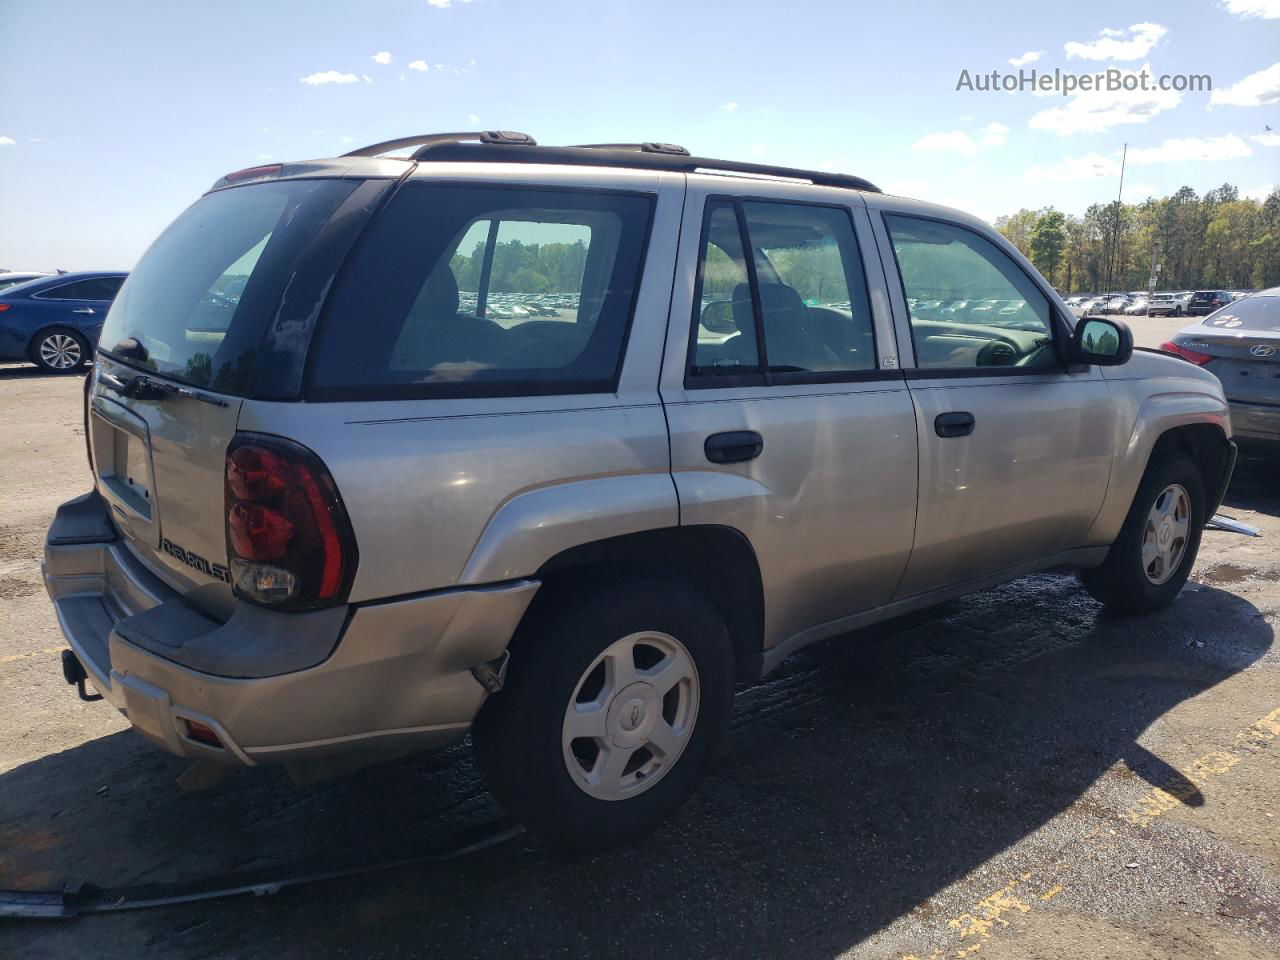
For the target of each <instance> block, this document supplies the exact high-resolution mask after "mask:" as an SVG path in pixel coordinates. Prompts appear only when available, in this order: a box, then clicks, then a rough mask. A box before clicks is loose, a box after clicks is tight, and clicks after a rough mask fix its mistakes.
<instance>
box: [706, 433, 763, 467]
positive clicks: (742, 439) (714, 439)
mask: <svg viewBox="0 0 1280 960" xmlns="http://www.w3.org/2000/svg"><path fill="white" fill-rule="evenodd" d="M702 449H703V452H705V453H706V455H707V459H708V460H710V461H711V462H712V463H742V462H744V461H746V460H754V459H755V458H756V457H758V456H760V451H762V450H763V449H764V437H762V436H760V434H758V433H756V432H755V431H754V430H729V431H727V432H725V433H713V434H712V435H711V436H709V437H707V442H706V443H705V444H703V446H702Z"/></svg>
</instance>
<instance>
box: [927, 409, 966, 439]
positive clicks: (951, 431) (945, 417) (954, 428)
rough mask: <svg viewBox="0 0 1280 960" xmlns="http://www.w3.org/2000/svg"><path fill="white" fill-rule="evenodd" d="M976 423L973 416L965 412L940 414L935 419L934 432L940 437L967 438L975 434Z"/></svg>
mask: <svg viewBox="0 0 1280 960" xmlns="http://www.w3.org/2000/svg"><path fill="white" fill-rule="evenodd" d="M974 422H975V421H974V419H973V414H972V413H965V412H964V411H963V410H958V411H956V412H955V413H940V414H938V415H937V416H936V417H934V418H933V432H934V433H936V434H937V435H938V436H940V437H967V436H968V435H969V434H971V433H973V425H974Z"/></svg>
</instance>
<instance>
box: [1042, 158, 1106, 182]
mask: <svg viewBox="0 0 1280 960" xmlns="http://www.w3.org/2000/svg"><path fill="white" fill-rule="evenodd" d="M1119 175H1120V161H1119V160H1113V159H1112V158H1111V157H1104V156H1103V155H1102V154H1100V153H1086V154H1085V155H1084V156H1083V157H1067V158H1066V159H1064V160H1059V161H1058V162H1057V163H1053V164H1049V165H1048V166H1044V167H1042V166H1039V165H1036V166H1033V167H1030V168H1028V169H1027V170H1026V171H1025V172H1024V173H1023V174H1022V179H1024V180H1026V181H1027V182H1028V183H1060V182H1064V181H1067V180H1088V179H1089V178H1090V177H1118V176H1119Z"/></svg>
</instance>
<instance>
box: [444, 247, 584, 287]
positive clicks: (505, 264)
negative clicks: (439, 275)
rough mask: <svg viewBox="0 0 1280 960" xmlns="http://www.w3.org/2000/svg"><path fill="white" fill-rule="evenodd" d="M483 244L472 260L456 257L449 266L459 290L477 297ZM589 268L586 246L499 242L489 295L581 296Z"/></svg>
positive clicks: (491, 269)
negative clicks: (475, 294) (583, 278)
mask: <svg viewBox="0 0 1280 960" xmlns="http://www.w3.org/2000/svg"><path fill="white" fill-rule="evenodd" d="M484 249H485V244H484V242H483V241H481V242H480V243H477V244H476V246H475V249H474V250H473V251H472V252H471V256H466V255H465V254H462V253H455V254H454V255H453V258H452V260H451V261H450V264H449V265H450V266H451V267H452V268H453V275H454V276H455V277H457V279H458V289H459V290H463V291H466V292H471V293H474V292H476V291H478V290H479V289H480V272H481V270H482V268H483V264H484ZM586 267H587V245H586V243H585V242H584V241H582V240H578V241H576V242H574V243H522V242H521V241H519V240H505V241H499V242H498V243H496V244H494V247H493V264H492V266H491V267H490V268H489V292H490V293H579V292H581V290H582V274H583V271H584V270H586Z"/></svg>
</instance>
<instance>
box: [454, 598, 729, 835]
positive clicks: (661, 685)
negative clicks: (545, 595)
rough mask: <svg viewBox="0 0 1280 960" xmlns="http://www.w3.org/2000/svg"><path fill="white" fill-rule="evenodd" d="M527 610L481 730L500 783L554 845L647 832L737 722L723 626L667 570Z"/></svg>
mask: <svg viewBox="0 0 1280 960" xmlns="http://www.w3.org/2000/svg"><path fill="white" fill-rule="evenodd" d="M531 617H532V620H531V622H530V623H528V624H526V625H525V627H523V628H522V633H521V636H520V637H519V638H518V639H517V641H516V642H515V643H514V644H513V648H512V657H511V666H510V669H509V671H508V675H507V682H506V686H505V687H504V689H503V690H502V691H501V692H500V693H498V694H495V695H494V696H493V697H491V698H490V699H489V701H488V702H487V703H486V704H485V706H484V709H483V710H482V711H481V712H480V715H479V716H478V717H477V718H476V722H475V724H474V726H473V728H472V740H473V742H474V743H475V747H476V754H477V757H478V759H479V761H480V766H481V768H482V770H483V771H484V773H485V778H486V780H487V782H488V783H489V786H490V788H491V789H492V790H493V792H494V794H495V795H496V796H497V797H498V799H499V801H501V803H502V804H503V806H505V807H506V808H507V809H508V810H510V811H511V812H512V813H513V814H515V815H516V816H517V817H519V818H520V819H521V820H522V821H523V822H524V823H525V824H526V825H527V826H528V827H529V829H530V830H531V831H532V832H533V833H535V834H537V835H538V836H540V837H542V838H543V839H545V840H547V841H548V842H550V843H552V844H554V845H556V846H560V847H564V848H569V849H590V848H601V847H607V846H610V845H612V844H615V843H620V842H623V841H626V840H630V839H633V838H635V837H638V836H640V835H641V834H644V833H646V832H647V831H649V830H651V829H652V828H653V827H655V826H656V825H657V824H658V823H659V822H661V821H662V820H663V819H664V818H665V817H667V816H668V815H670V814H671V813H672V812H673V811H674V810H676V808H678V807H679V806H680V805H681V804H682V803H684V801H685V800H686V799H687V798H688V796H689V795H690V794H691V793H692V792H693V790H694V788H695V787H696V786H697V784H698V782H699V781H700V780H701V779H702V777H703V776H704V774H705V773H706V770H707V768H708V765H709V764H710V761H711V758H712V756H713V754H714V751H715V747H716V744H717V743H718V741H719V739H720V736H721V734H722V733H723V731H724V728H725V725H726V724H727V722H728V718H729V712H730V710H731V708H732V703H733V678H734V660H733V651H732V648H731V647H730V644H729V638H728V634H727V633H726V631H725V627H724V624H723V622H722V621H721V619H720V617H719V615H718V614H717V612H716V610H715V608H714V607H713V606H712V605H711V603H710V602H709V601H707V600H706V598H705V597H703V596H702V595H701V594H699V593H698V592H697V591H695V590H694V589H693V588H692V587H690V586H689V585H688V584H686V583H684V582H682V581H678V580H667V579H658V578H653V579H650V578H644V579H635V580H629V581H624V582H620V583H617V584H613V585H609V586H605V587H602V588H600V589H598V590H594V591H591V592H590V593H589V594H587V595H585V596H584V595H581V594H579V595H561V596H560V597H559V598H556V599H554V600H551V601H550V602H544V603H542V604H541V605H540V607H539V609H538V610H537V611H536V612H535V613H534V614H532V615H531Z"/></svg>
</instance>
